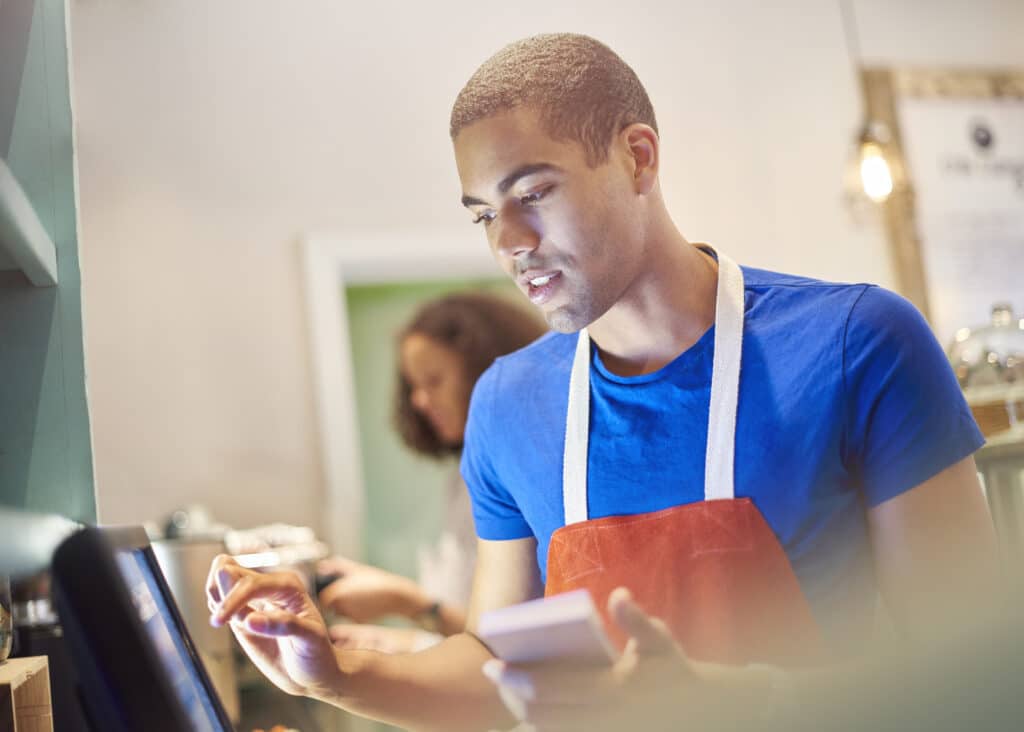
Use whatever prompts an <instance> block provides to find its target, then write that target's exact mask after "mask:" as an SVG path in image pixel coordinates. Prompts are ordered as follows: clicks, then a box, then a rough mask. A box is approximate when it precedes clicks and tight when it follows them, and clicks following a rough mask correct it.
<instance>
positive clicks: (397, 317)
mask: <svg viewBox="0 0 1024 732" xmlns="http://www.w3.org/2000/svg"><path fill="white" fill-rule="evenodd" d="M470 289H477V290H486V291H488V292H495V293H498V294H503V293H508V294H509V296H510V297H519V295H518V294H517V293H515V292H514V287H513V286H512V284H511V283H509V282H507V281H504V280H497V281H493V280H487V281H447V280H446V281H442V282H409V283H403V284H400V285H379V286H365V287H350V288H348V289H347V291H346V302H347V306H348V315H349V327H350V329H351V330H350V332H351V341H352V359H353V366H354V371H355V388H356V402H357V404H356V408H357V412H358V424H359V436H360V446H361V450H362V458H363V478H364V481H365V484H366V500H367V504H366V517H367V518H366V528H365V532H364V534H363V535H364V537H365V542H366V546H365V551H366V557H367V560H368V561H369V562H370V563H371V564H375V565H377V566H380V567H384V568H386V569H390V570H391V571H393V572H400V573H402V574H405V575H407V576H411V577H415V576H416V571H417V569H416V547H417V546H418V545H420V544H423V543H427V542H432V541H434V540H435V539H436V538H437V535H438V532H439V531H440V520H441V504H442V496H443V488H444V485H445V482H446V480H447V479H448V476H449V475H450V474H451V472H452V471H453V470H456V469H457V465H456V463H455V461H454V460H452V461H446V462H444V463H438V462H437V461H434V460H429V459H427V458H422V457H418V456H416V455H415V454H414V453H412V452H410V451H409V450H407V449H406V448H405V447H404V446H403V445H402V443H401V440H400V439H399V438H398V435H397V434H396V432H395V431H394V429H392V427H391V405H392V400H393V396H394V388H395V374H396V369H397V353H396V346H397V344H396V342H395V335H396V334H397V333H398V331H399V330H401V329H402V327H403V326H404V325H405V324H406V322H407V321H408V320H409V319H410V318H411V317H412V315H413V313H414V312H415V311H416V309H417V307H419V306H420V305H421V304H422V303H424V302H425V301H427V300H430V299H432V298H435V297H439V296H440V295H442V294H445V293H448V292H453V291H457V290H470Z"/></svg>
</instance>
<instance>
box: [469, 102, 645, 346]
mask: <svg viewBox="0 0 1024 732" xmlns="http://www.w3.org/2000/svg"><path fill="white" fill-rule="evenodd" d="M455 160H456V164H457V166H458V169H459V178H460V179H461V181H462V191H463V204H464V205H465V206H466V208H468V209H469V211H470V212H471V215H472V217H473V220H474V221H475V222H476V223H478V224H480V225H482V226H483V227H484V229H485V230H486V232H487V241H488V243H489V244H490V247H491V252H492V253H493V254H494V257H495V258H496V259H497V260H498V263H499V264H500V265H501V267H502V269H504V270H505V272H507V273H508V274H509V275H510V276H511V277H512V278H513V279H514V280H515V282H516V284H517V285H518V286H519V288H520V289H521V290H522V291H523V293H524V294H525V295H526V296H527V297H528V298H529V299H530V301H531V302H532V303H533V304H534V305H536V306H537V307H538V308H539V309H540V310H541V312H542V313H543V314H544V317H545V319H546V320H547V322H548V324H549V325H550V326H551V327H552V328H554V329H555V330H558V331H562V332H565V333H569V332H573V331H577V330H579V329H580V328H583V327H585V326H587V325H589V324H590V323H592V322H593V321H594V320H596V319H597V318H599V317H600V316H601V315H603V314H604V313H605V312H606V311H607V310H608V308H610V307H611V306H612V305H614V304H615V303H616V302H617V301H618V300H619V299H620V298H621V297H622V295H623V293H624V292H625V290H626V289H627V287H628V286H629V284H630V282H631V281H632V280H633V278H634V277H635V276H636V273H637V268H638V266H639V257H640V256H641V254H642V246H641V243H640V242H639V241H638V239H639V238H640V236H641V231H642V229H641V228H640V226H639V225H638V224H639V220H638V214H637V205H636V201H637V193H636V190H635V188H634V186H633V184H632V177H631V175H630V172H629V166H628V165H627V164H626V163H627V161H625V160H624V159H623V156H622V154H621V153H620V151H618V150H617V148H616V146H615V145H613V146H612V152H611V154H610V155H609V159H608V161H607V162H605V163H603V164H602V165H600V166H598V167H596V168H591V167H589V166H588V165H587V161H586V158H585V155H584V150H583V147H582V146H581V145H580V144H578V143H576V142H563V141H556V140H553V139H552V138H551V137H550V136H549V135H548V134H547V132H546V131H545V130H544V129H543V128H542V126H541V125H540V122H539V120H538V119H537V115H536V114H535V113H534V112H533V111H532V110H530V109H528V108H525V107H520V108H516V109H513V110H511V111H508V112H502V113H500V114H496V115H494V116H492V117H488V118H486V119H483V120H480V121H478V122H474V123H473V124H472V125H469V126H468V127H466V128H464V129H463V130H462V131H461V132H460V133H459V135H458V136H457V137H456V138H455Z"/></svg>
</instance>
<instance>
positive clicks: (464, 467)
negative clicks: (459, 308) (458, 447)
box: [460, 361, 533, 540]
mask: <svg viewBox="0 0 1024 732" xmlns="http://www.w3.org/2000/svg"><path fill="white" fill-rule="evenodd" d="M500 370H501V362H500V361H498V362H496V363H495V364H494V365H493V366H491V367H490V368H489V369H488V370H487V371H485V372H484V374H483V375H482V376H481V377H480V378H479V379H478V380H477V382H476V386H475V387H473V395H472V397H471V398H470V402H469V416H468V417H467V419H466V434H465V438H464V440H463V446H462V464H461V466H460V470H461V471H462V479H463V480H464V481H465V482H466V487H467V488H468V489H469V498H470V501H471V502H472V504H473V523H474V524H475V526H476V534H477V536H478V537H480V538H481V539H489V540H501V539H524V538H526V537H529V536H533V532H532V531H531V530H530V526H529V524H527V523H526V519H525V518H523V514H522V512H521V511H520V510H519V506H518V505H517V503H516V501H515V499H514V498H513V497H512V494H511V493H510V492H509V491H508V490H507V488H506V487H505V486H504V485H502V483H501V481H500V480H499V479H498V477H497V471H496V470H495V466H494V461H495V459H496V458H497V457H498V456H500V454H501V450H502V444H501V443H498V442H495V441H494V437H493V435H495V434H497V435H499V438H500V415H499V414H498V409H497V407H496V404H497V403H498V402H499V400H498V398H497V397H498V382H499V380H500Z"/></svg>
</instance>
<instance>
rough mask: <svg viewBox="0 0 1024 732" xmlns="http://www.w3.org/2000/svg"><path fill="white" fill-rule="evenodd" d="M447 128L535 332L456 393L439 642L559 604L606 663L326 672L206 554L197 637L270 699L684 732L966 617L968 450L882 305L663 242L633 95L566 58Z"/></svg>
mask: <svg viewBox="0 0 1024 732" xmlns="http://www.w3.org/2000/svg"><path fill="white" fill-rule="evenodd" d="M451 133H452V139H453V142H454V146H455V157H456V162H457V165H458V170H459V177H460V179H461V181H462V186H463V193H464V195H463V204H464V205H465V206H466V207H467V208H468V209H469V211H470V212H471V214H472V216H473V220H474V221H475V222H477V223H479V224H480V225H482V226H483V227H484V228H485V230H486V234H487V239H488V242H489V244H490V246H491V249H492V252H493V253H494V256H495V257H496V259H497V260H498V262H499V263H500V264H501V266H502V268H503V269H504V270H505V271H506V272H507V273H508V274H509V275H510V276H511V277H513V278H514V279H515V281H516V282H517V284H518V285H519V286H520V288H521V289H522V290H523V292H524V294H526V295H527V297H528V298H529V299H530V300H531V301H532V302H533V303H534V304H535V305H536V306H537V307H538V308H539V309H540V311H541V312H542V313H543V314H544V316H545V317H546V318H547V320H548V323H549V324H550V325H551V326H552V328H553V329H554V330H555V331H558V332H557V333H553V334H551V335H549V336H547V337H545V338H543V339H541V340H540V341H538V342H537V343H535V344H533V345H531V346H529V347H528V348H526V349H524V350H523V351H520V352H518V353H516V354H513V355H511V356H509V357H506V358H504V359H501V360H499V361H498V362H497V363H496V364H495V366H493V367H492V368H491V369H490V370H489V371H488V372H487V373H486V374H485V375H484V376H483V377H482V378H481V380H480V381H479V382H478V384H477V388H476V390H475V391H474V396H473V403H472V406H471V410H470V417H469V423H468V425H467V432H466V441H465V450H464V455H463V474H464V477H465V479H466V483H467V485H468V486H469V489H470V492H471V495H472V499H473V506H474V516H475V520H476V526H477V533H478V536H479V537H480V542H479V558H478V568H477V577H476V582H475V585H474V597H473V601H472V604H471V607H470V614H469V622H468V626H467V627H468V628H470V629H471V630H472V628H474V627H475V621H476V618H478V617H479V614H480V613H481V612H483V611H486V610H489V609H492V608H497V607H502V606H505V605H509V604H512V603H516V602H520V601H524V600H527V599H531V598H534V597H537V596H539V595H540V594H542V593H543V592H544V590H545V589H546V590H547V592H549V593H552V592H558V591H563V590H565V589H571V588H574V587H586V588H588V589H589V590H590V591H591V592H592V593H593V594H594V596H595V598H596V599H597V600H598V601H599V603H600V604H601V605H602V606H606V607H607V615H608V620H609V625H610V627H611V629H612V630H613V632H617V633H618V637H619V639H620V640H626V639H627V638H628V639H631V640H630V642H629V644H628V645H627V646H626V649H627V650H626V653H625V654H624V656H623V658H622V659H621V660H620V662H619V663H618V664H616V665H615V667H614V668H611V669H592V668H568V669H567V668H563V667H547V668H509V667H507V666H506V665H504V664H502V663H501V662H498V661H493V660H490V661H489V659H490V654H489V653H488V652H487V651H486V649H485V648H484V647H483V646H482V645H480V644H479V642H478V641H476V640H475V639H474V638H473V637H472V636H470V635H462V636H456V637H454V638H452V639H449V640H448V641H446V642H445V643H442V644H441V645H440V646H438V647H436V648H435V649H433V650H431V651H428V652H425V653H422V654H416V655H414V656H404V657H397V656H392V657H385V656H380V655H374V654H366V653H362V654H360V653H356V652H350V653H345V652H337V653H335V652H334V651H333V650H332V649H331V648H330V644H329V642H328V641H327V640H326V631H325V630H324V628H323V621H322V619H321V618H320V616H319V613H318V612H317V611H316V608H315V606H314V605H313V604H312V603H311V601H310V600H309V598H308V597H307V596H306V595H305V594H304V593H303V592H301V589H300V588H298V587H297V586H296V585H295V584H294V583H293V582H292V581H291V580H289V579H288V578H287V577H277V576H260V575H255V574H253V573H249V572H247V571H245V570H243V569H241V568H239V567H237V566H236V565H233V564H232V563H231V562H230V561H229V560H227V559H220V560H218V561H217V562H216V563H215V564H214V566H213V568H212V569H211V575H210V583H209V591H210V596H211V611H212V612H213V613H214V615H213V620H214V622H215V623H220V622H225V621H228V620H230V621H231V626H232V628H233V630H234V631H235V634H236V636H237V637H238V638H239V640H240V641H241V642H242V644H243V646H244V647H246V649H247V651H248V652H249V654H250V656H252V657H253V659H254V660H255V661H256V663H257V664H258V665H260V666H261V668H263V669H264V671H265V672H267V673H268V675H269V676H271V678H272V679H274V680H275V682H276V683H278V684H279V685H280V686H281V687H282V688H284V689H285V690H287V691H291V692H293V693H305V694H309V695H312V696H316V697H318V698H322V699H326V700H329V701H332V702H333V703H336V704H339V705H341V706H344V707H346V708H349V709H351V710H353V711H356V712H358V713H364V714H368V715H370V716H375V717H379V718H384V719H387V720H389V721H392V722H395V723H398V724H402V725H406V726H412V727H416V728H436V729H486V728H488V727H491V726H495V725H497V724H500V723H501V722H502V721H503V720H504V721H508V717H507V712H505V711H504V709H503V708H502V706H501V704H500V703H499V702H498V699H499V696H498V694H496V693H495V690H494V687H489V686H488V685H487V682H486V681H484V677H483V675H481V673H480V670H481V667H482V666H484V664H485V662H487V664H486V666H485V668H484V672H485V674H486V675H487V677H488V678H489V679H491V680H492V681H493V682H494V683H495V685H496V687H497V689H498V691H499V692H500V698H501V699H502V700H504V702H505V704H506V705H507V707H508V709H510V710H512V711H513V712H514V713H515V716H517V717H519V718H524V719H527V720H529V721H530V722H533V723H535V724H537V725H538V726H539V727H540V728H542V729H543V728H545V727H557V726H561V725H565V724H566V723H574V722H579V723H581V724H585V725H587V726H588V727H594V726H596V723H595V720H602V721H603V722H604V723H605V724H606V725H608V726H609V728H615V727H616V726H618V725H620V724H624V723H625V722H626V720H631V719H635V718H636V715H638V714H644V715H648V716H649V717H653V718H654V719H655V720H660V721H662V722H665V721H666V720H671V719H673V718H675V717H677V716H681V715H684V714H686V715H689V714H690V711H691V706H688V705H690V702H689V701H688V699H690V698H691V695H688V694H686V693H685V692H686V691H687V690H692V689H694V688H701V689H704V690H706V689H708V688H709V685H710V686H716V685H717V686H721V685H728V684H730V683H732V682H734V681H737V680H739V681H740V682H741V683H743V682H745V681H747V680H749V679H750V678H753V677H755V676H756V675H757V672H756V671H748V670H745V669H747V668H748V667H747V664H749V663H752V662H759V663H764V662H768V663H775V664H779V665H806V664H816V663H825V662H831V661H834V660H837V659H838V660H842V659H844V658H847V657H849V656H850V655H852V654H853V653H854V652H855V651H856V650H857V649H858V648H861V647H863V645H864V644H865V642H866V641H867V640H868V639H869V637H870V633H871V627H872V623H873V618H874V608H875V601H876V594H877V592H878V591H879V590H880V591H881V593H882V595H883V598H884V600H885V603H886V605H887V607H888V609H889V612H890V614H891V615H892V617H893V618H894V620H895V623H896V625H897V627H898V628H899V629H901V630H902V631H904V632H905V633H906V634H908V635H910V636H918V637H922V638H929V637H932V636H933V634H935V633H937V632H942V631H943V630H944V629H946V628H947V627H950V626H949V624H950V623H953V622H957V621H959V620H960V619H962V618H963V617H966V616H969V615H970V614H971V613H973V612H975V610H976V604H977V603H979V602H980V600H979V598H984V597H988V596H990V595H991V593H992V591H993V588H994V587H995V584H996V583H995V569H994V566H993V563H994V557H995V555H996V554H995V549H994V540H993V537H992V530H991V525H990V523H989V519H988V515H987V510H986V507H985V505H984V501H983V498H982V494H981V491H980V489H979V486H978V484H977V477H976V472H975V469H974V464H973V459H972V458H971V453H973V451H974V450H976V449H977V448H978V447H979V446H980V444H981V442H982V439H981V436H980V434H979V433H978V430H977V428H976V426H975V425H974V422H973V420H972V419H971V417H970V413H969V411H968V410H967V407H966V405H965V404H964V401H963V398H962V396H961V395H960V392H959V390H958V388H957V384H956V381H955V379H954V378H953V376H952V373H951V371H950V369H949V367H948V365H947V364H946V361H945V358H944V355H943V353H942V350H941V348H939V346H938V345H937V344H936V343H935V340H934V338H933V336H932V335H931V333H930V331H929V330H928V327H927V325H926V324H925V323H924V321H923V319H922V318H920V316H919V315H918V314H917V313H916V311H914V309H913V308H912V307H911V306H910V305H909V304H907V303H906V302H905V301H904V300H902V299H901V298H899V297H897V296H895V295H893V294H891V293H888V292H885V291H883V290H880V289H878V288H876V287H871V286H866V285H835V284H829V283H823V282H818V281H814V280H808V279H805V278H800V277H791V276H786V275H779V274H774V273H770V272H764V271H759V270H754V269H749V268H743V269H741V268H739V267H737V266H736V265H735V264H733V263H732V261H731V260H730V259H729V258H728V257H727V256H726V254H725V253H724V252H716V251H714V250H713V249H711V248H709V247H697V246H694V245H692V244H690V243H689V242H687V241H686V239H685V238H684V237H683V236H682V234H681V233H680V232H679V231H678V229H676V227H675V225H674V224H673V222H672V220H671V218H670V216H669V213H668V211H667V209H666V207H665V203H664V200H663V198H662V195H661V190H660V186H659V182H658V178H659V160H660V140H659V137H658V132H657V123H656V120H655V117H654V112H653V109H652V107H651V104H650V101H649V100H648V98H647V94H646V92H645V91H644V89H643V87H642V85H641V84H640V82H639V80H638V79H637V78H636V76H635V74H634V73H633V71H632V70H631V69H630V68H629V67H628V66H627V65H626V64H625V63H624V62H623V61H622V60H621V59H619V58H618V57H617V56H616V55H615V54H614V53H613V52H612V51H610V50H609V49H608V48H607V47H605V46H603V45H602V44H600V43H598V42H597V41H594V40H593V39H590V38H587V37H584V36H577V35H569V34H559V35H548V36H538V37H535V38H530V39H526V40H524V41H521V42H519V43H516V44H513V45H511V46H509V47H507V48H506V49H503V50H502V51H501V52H499V53H498V54H497V55H496V56H494V57H493V58H491V59H490V60H488V61H487V62H486V63H485V64H484V65H483V66H481V68H480V69H479V70H478V71H477V72H476V74H474V76H473V77H472V78H471V79H470V81H469V82H468V83H467V84H466V86H465V88H464V89H463V90H462V92H461V93H460V95H459V97H458V99H457V100H456V102H455V106H454V108H453V111H452V124H451ZM619 586H626V587H627V588H628V590H629V591H631V592H632V593H633V595H635V597H636V601H633V600H632V599H631V598H630V593H629V592H627V591H624V590H617V589H616V588H617V587H619ZM253 600H258V601H262V604H261V602H256V603H254V607H257V608H259V610H258V611H257V610H253V609H252V607H251V606H250V605H249V603H250V601H253ZM653 617H660V618H663V620H664V622H661V621H656V620H654V619H653ZM673 639H674V640H673ZM677 642H678V644H679V645H677ZM680 646H681V649H680ZM683 651H685V653H686V654H687V655H684V653H683ZM705 662H718V663H724V664H728V665H730V666H731V667H733V668H734V669H735V670H733V671H729V670H723V669H722V668H720V667H715V666H711V665H708V664H707V663H705ZM758 678H759V677H758ZM687 718H689V717H688V716H687ZM584 720H586V721H584Z"/></svg>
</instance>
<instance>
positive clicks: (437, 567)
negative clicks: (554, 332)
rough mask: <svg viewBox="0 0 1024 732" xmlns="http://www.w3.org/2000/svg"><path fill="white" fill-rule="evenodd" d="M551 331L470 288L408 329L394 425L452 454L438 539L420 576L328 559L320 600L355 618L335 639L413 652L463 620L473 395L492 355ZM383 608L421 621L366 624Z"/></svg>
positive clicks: (423, 446)
mask: <svg viewBox="0 0 1024 732" xmlns="http://www.w3.org/2000/svg"><path fill="white" fill-rule="evenodd" d="M544 331H545V328H544V325H543V324H542V323H541V322H540V321H538V320H537V319H535V318H534V317H533V315H531V314H530V313H528V312H526V311H524V310H523V309H521V308H519V307H517V306H516V305H514V304H512V303H511V302H508V301H506V300H504V299H502V298H499V297H495V296H492V295H484V294H476V293H466V294H456V295H448V296H446V297H442V298H440V299H438V300H434V301H432V302H430V303H428V304H426V305H425V306H423V307H422V308H421V309H420V310H419V311H418V312H417V313H416V315H415V316H414V317H413V319H412V321H411V322H410V323H409V324H408V325H407V326H406V327H405V329H404V330H403V331H402V332H401V333H400V335H399V338H398V346H399V348H398V351H399V363H398V379H397V382H398V383H397V393H396V398H395V408H394V421H395V427H396V428H397V430H398V433H399V435H401V438H402V441H403V442H404V443H405V444H406V445H407V446H408V447H409V448H411V449H412V450H414V451H415V452H418V453H420V454H422V455H427V456H429V457H432V458H436V459H438V460H448V461H451V463H452V479H451V480H450V481H449V482H448V485H447V487H446V490H445V495H444V496H443V500H444V502H445V511H444V517H445V518H444V526H443V530H442V532H441V536H440V538H439V539H438V541H437V543H436V544H434V545H432V546H425V547H421V548H420V550H419V557H418V559H419V570H420V571H419V581H418V582H416V581H413V580H411V579H409V578H407V577H402V576H400V575H396V574H393V573H391V572H387V571H385V570H382V569H378V568H376V567H371V566H369V565H366V564H361V563H359V562H355V561H353V560H351V559H347V558H344V557H333V558H331V559H326V560H324V561H323V562H321V565H320V567H319V571H320V573H321V574H326V575H330V576H336V577H337V579H335V580H334V581H333V582H331V584H329V585H328V586H327V587H326V588H325V589H324V590H323V591H322V592H321V593H320V604H321V607H323V608H324V609H328V610H331V611H333V612H334V613H336V614H338V615H342V616H344V617H346V618H349V619H350V620H352V621H354V623H355V624H348V625H335V626H333V627H332V628H331V629H330V630H331V637H332V638H333V639H334V642H335V643H336V644H338V645H342V646H346V647H357V648H370V649H374V650H379V651H385V652H391V653H401V652H410V651H415V650H419V649H421V648H425V647H427V646H428V645H430V644H431V643H433V642H436V640H438V639H439V638H440V637H442V636H447V635H452V634H454V633H458V632H461V631H462V629H463V628H464V627H465V623H466V616H465V608H466V605H467V604H468V601H469V594H470V589H471V585H472V580H473V567H474V564H475V562H476V534H475V532H474V529H473V518H472V513H471V511H470V504H469V495H468V493H467V491H466V488H465V486H464V485H463V484H462V479H461V478H460V477H459V475H458V469H457V468H458V457H459V455H460V454H461V451H462V441H463V435H464V433H465V429H466V416H467V413H468V411H469V397H470V394H471V393H472V391H473V385H474V384H475V383H476V380H477V379H478V378H479V377H480V375H481V374H482V373H483V372H484V371H485V370H486V369H487V368H488V367H489V366H490V365H491V364H492V363H493V362H494V359H496V358H498V357H499V356H503V355H505V354H507V353H511V352H512V351H515V350H518V349H520V348H522V347H523V346H526V345H527V344H529V343H530V342H532V341H534V340H536V339H537V338H538V337H540V336H541V335H542V334H543V333H544ZM385 616H400V617H404V618H406V619H408V620H410V621H412V623H413V624H414V625H413V627H407V628H399V627H384V626H377V625H367V623H373V622H375V621H378V620H379V619H381V618H383V617H385Z"/></svg>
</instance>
